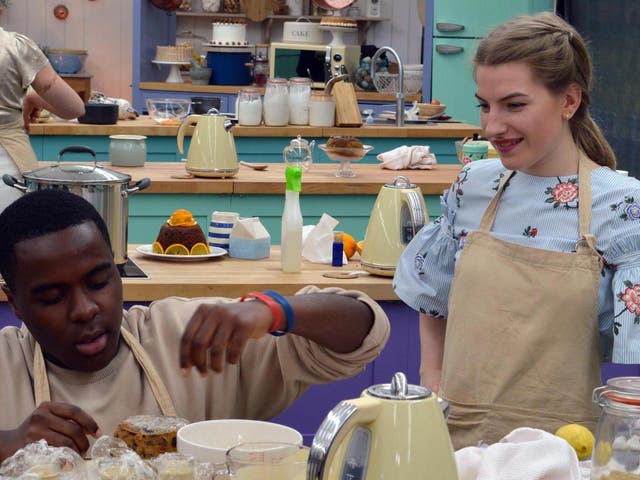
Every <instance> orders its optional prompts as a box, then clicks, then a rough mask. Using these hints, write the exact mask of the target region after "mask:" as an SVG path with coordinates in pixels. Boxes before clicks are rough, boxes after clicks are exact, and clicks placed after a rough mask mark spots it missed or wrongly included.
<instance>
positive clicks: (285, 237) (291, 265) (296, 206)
mask: <svg viewBox="0 0 640 480" xmlns="http://www.w3.org/2000/svg"><path fill="white" fill-rule="evenodd" d="M284 175H285V178H286V181H287V185H286V192H285V199H284V211H283V212H282V233H281V237H280V238H281V239H282V240H281V242H280V243H281V259H280V264H281V268H282V271H283V272H299V271H300V269H301V267H302V212H301V211H300V191H301V190H302V168H301V167H298V166H290V165H287V166H286V168H285V172H284Z"/></svg>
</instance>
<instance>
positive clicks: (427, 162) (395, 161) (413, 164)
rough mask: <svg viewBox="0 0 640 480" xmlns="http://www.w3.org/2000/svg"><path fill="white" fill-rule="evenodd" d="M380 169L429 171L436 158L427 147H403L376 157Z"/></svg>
mask: <svg viewBox="0 0 640 480" xmlns="http://www.w3.org/2000/svg"><path fill="white" fill-rule="evenodd" d="M377 158H378V160H380V161H381V162H382V163H381V164H380V166H381V167H382V168H388V169H390V170H403V169H407V168H409V169H420V170H430V169H432V168H433V166H434V165H435V164H436V156H435V155H434V154H433V153H431V152H430V151H429V147H428V146H421V145H413V146H411V147H408V146H407V145H403V146H401V147H397V148H394V149H393V150H389V151H388V152H385V153H380V154H378V156H377Z"/></svg>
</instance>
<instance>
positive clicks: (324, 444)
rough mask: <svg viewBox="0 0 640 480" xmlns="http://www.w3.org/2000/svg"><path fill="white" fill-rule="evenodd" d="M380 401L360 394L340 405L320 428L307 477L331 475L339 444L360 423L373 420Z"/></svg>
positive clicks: (316, 479)
mask: <svg viewBox="0 0 640 480" xmlns="http://www.w3.org/2000/svg"><path fill="white" fill-rule="evenodd" d="M380 407H381V402H380V400H378V399H376V398H373V397H360V398H354V399H351V400H345V401H343V402H340V403H339V404H338V405H336V406H335V407H334V408H333V410H331V412H329V414H328V415H327V417H326V418H325V419H324V420H323V422H322V424H321V425H320V427H319V428H318V431H317V432H316V435H315V436H314V437H313V442H312V444H311V449H310V450H309V462H308V465H307V480H323V479H326V478H328V477H327V475H326V474H327V473H328V469H327V466H328V465H330V464H331V463H332V462H333V458H334V456H335V454H336V450H337V449H338V446H339V445H340V444H341V443H342V441H343V440H344V438H345V437H346V436H347V434H349V432H351V431H352V430H353V429H354V428H355V427H356V426H358V425H362V424H365V423H371V422H373V421H374V420H375V419H376V418H377V417H378V413H379V411H380Z"/></svg>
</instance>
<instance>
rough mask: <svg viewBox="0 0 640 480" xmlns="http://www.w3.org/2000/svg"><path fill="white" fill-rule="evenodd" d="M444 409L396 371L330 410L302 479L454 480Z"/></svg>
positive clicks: (455, 474)
mask: <svg viewBox="0 0 640 480" xmlns="http://www.w3.org/2000/svg"><path fill="white" fill-rule="evenodd" d="M448 408H449V405H448V404H447V403H446V402H445V401H444V400H442V399H440V398H438V397H437V396H436V395H435V394H434V393H433V392H432V391H431V390H429V389H428V388H426V387H421V386H419V385H409V384H407V379H406V377H405V375H404V374H403V373H396V374H395V375H394V376H393V379H392V380H391V383H385V384H381V385H374V386H372V387H369V388H368V389H367V390H365V391H364V392H363V394H362V396H361V397H360V398H356V399H351V400H345V401H342V402H340V403H339V404H338V405H337V406H336V407H335V408H334V409H333V410H331V412H329V414H328V415H327V417H326V418H325V420H324V421H323V422H322V424H321V425H320V428H318V431H317V432H316V435H315V436H314V438H313V442H312V444H311V450H310V452H309V461H308V464H307V480H374V479H375V480H379V479H407V480H409V479H418V478H421V479H425V480H457V479H458V473H457V469H456V461H455V457H454V453H453V447H452V446H451V438H450V437H449V431H448V430H447V425H446V422H445V415H446V414H447V413H448Z"/></svg>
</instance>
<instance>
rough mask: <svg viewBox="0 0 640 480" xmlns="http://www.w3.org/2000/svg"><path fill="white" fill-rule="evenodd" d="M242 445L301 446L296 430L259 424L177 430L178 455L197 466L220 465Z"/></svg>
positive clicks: (221, 423) (210, 423)
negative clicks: (260, 443) (190, 460)
mask: <svg viewBox="0 0 640 480" xmlns="http://www.w3.org/2000/svg"><path fill="white" fill-rule="evenodd" d="M243 442H286V443H295V444H297V445H302V435H301V434H300V432H298V431H297V430H294V429H293V428H290V427H287V426H285V425H280V424H278V423H273V422H262V421H259V420H239V419H227V420H205V421H202V422H195V423H191V424H189V425H186V426H184V427H182V428H181V429H180V430H178V452H180V453H182V454H183V455H191V456H192V457H194V458H195V459H196V460H198V461H200V462H213V463H222V462H224V461H225V454H226V452H227V450H229V449H230V448H231V447H233V446H234V445H237V444H239V443H243Z"/></svg>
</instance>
